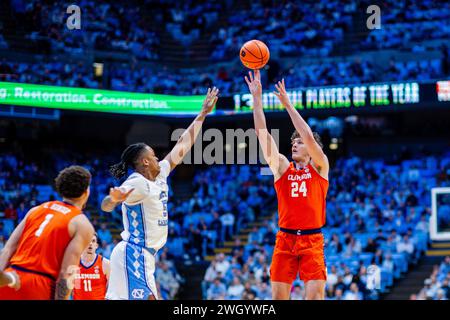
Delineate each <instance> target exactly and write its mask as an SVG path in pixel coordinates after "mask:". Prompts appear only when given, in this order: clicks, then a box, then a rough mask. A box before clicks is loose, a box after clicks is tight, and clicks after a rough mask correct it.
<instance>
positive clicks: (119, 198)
mask: <svg viewBox="0 0 450 320" xmlns="http://www.w3.org/2000/svg"><path fill="white" fill-rule="evenodd" d="M133 190H134V188H133V189H131V190H129V191H127V192H125V191H123V190H122V189H121V188H119V187H114V188H110V189H109V197H110V198H111V200H112V201H113V202H124V201H125V200H127V198H128V196H129V195H130V194H131V193H132V192H133Z"/></svg>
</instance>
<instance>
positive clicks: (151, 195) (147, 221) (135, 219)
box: [120, 160, 170, 251]
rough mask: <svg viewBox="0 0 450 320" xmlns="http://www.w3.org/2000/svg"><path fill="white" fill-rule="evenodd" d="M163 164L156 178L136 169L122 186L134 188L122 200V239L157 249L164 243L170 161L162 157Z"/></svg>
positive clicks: (129, 188) (166, 227)
mask: <svg viewBox="0 0 450 320" xmlns="http://www.w3.org/2000/svg"><path fill="white" fill-rule="evenodd" d="M159 165H160V166H161V172H160V173H159V175H158V176H157V177H156V179H155V181H151V180H148V179H147V178H145V177H144V176H143V175H141V174H140V173H137V172H134V173H133V174H131V175H130V176H129V177H128V178H127V180H126V181H125V182H124V183H123V184H122V185H121V186H120V187H121V188H122V189H123V190H127V191H128V190H131V189H134V190H133V192H132V193H131V194H130V195H129V196H128V198H127V200H126V201H125V202H123V203H122V218H123V227H124V231H123V232H122V233H121V237H122V239H123V240H124V241H127V242H129V243H133V244H136V245H139V246H142V247H146V248H152V249H154V250H156V251H157V250H159V249H161V248H162V247H163V246H164V244H165V243H166V241H167V233H168V213H167V201H168V192H169V187H168V185H167V177H168V176H169V173H170V163H169V161H167V160H162V161H160V162H159Z"/></svg>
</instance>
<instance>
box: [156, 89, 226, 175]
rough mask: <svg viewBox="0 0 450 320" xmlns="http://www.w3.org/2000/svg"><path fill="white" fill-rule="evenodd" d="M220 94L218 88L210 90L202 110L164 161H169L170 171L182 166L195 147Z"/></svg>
mask: <svg viewBox="0 0 450 320" xmlns="http://www.w3.org/2000/svg"><path fill="white" fill-rule="evenodd" d="M218 94H219V89H217V88H216V87H214V88H212V89H211V88H209V89H208V93H207V94H206V98H205V100H204V101H203V105H202V110H201V111H200V113H199V114H198V116H197V117H196V118H195V119H194V121H193V122H192V123H191V125H190V126H189V127H188V128H187V129H186V130H185V131H184V133H183V134H182V135H181V137H180V138H179V139H178V141H177V143H176V144H175V146H174V147H173V149H172V151H170V152H169V153H168V154H167V156H166V157H165V158H164V160H167V161H169V163H170V170H173V169H174V168H175V167H176V166H177V165H178V164H180V163H181V161H182V160H183V158H184V156H185V155H186V154H187V153H188V152H189V150H191V147H192V146H193V145H194V142H195V139H197V136H198V134H199V132H200V130H201V128H202V125H203V121H205V118H206V116H207V115H208V113H210V112H211V110H212V109H213V108H214V105H215V104H216V102H217V99H218Z"/></svg>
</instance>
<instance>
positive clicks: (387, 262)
mask: <svg viewBox="0 0 450 320" xmlns="http://www.w3.org/2000/svg"><path fill="white" fill-rule="evenodd" d="M381 266H382V267H383V268H385V269H386V270H388V271H389V272H394V261H392V256H391V254H390V253H387V254H386V255H385V257H384V261H383V263H382V264H381Z"/></svg>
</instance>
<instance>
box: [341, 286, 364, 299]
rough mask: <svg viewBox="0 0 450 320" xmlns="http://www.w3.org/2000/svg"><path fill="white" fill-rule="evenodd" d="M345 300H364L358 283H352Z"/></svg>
mask: <svg viewBox="0 0 450 320" xmlns="http://www.w3.org/2000/svg"><path fill="white" fill-rule="evenodd" d="M344 300H363V295H362V293H361V292H359V288H358V285H357V284H356V283H352V284H351V285H350V290H348V291H346V292H345V295H344Z"/></svg>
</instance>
